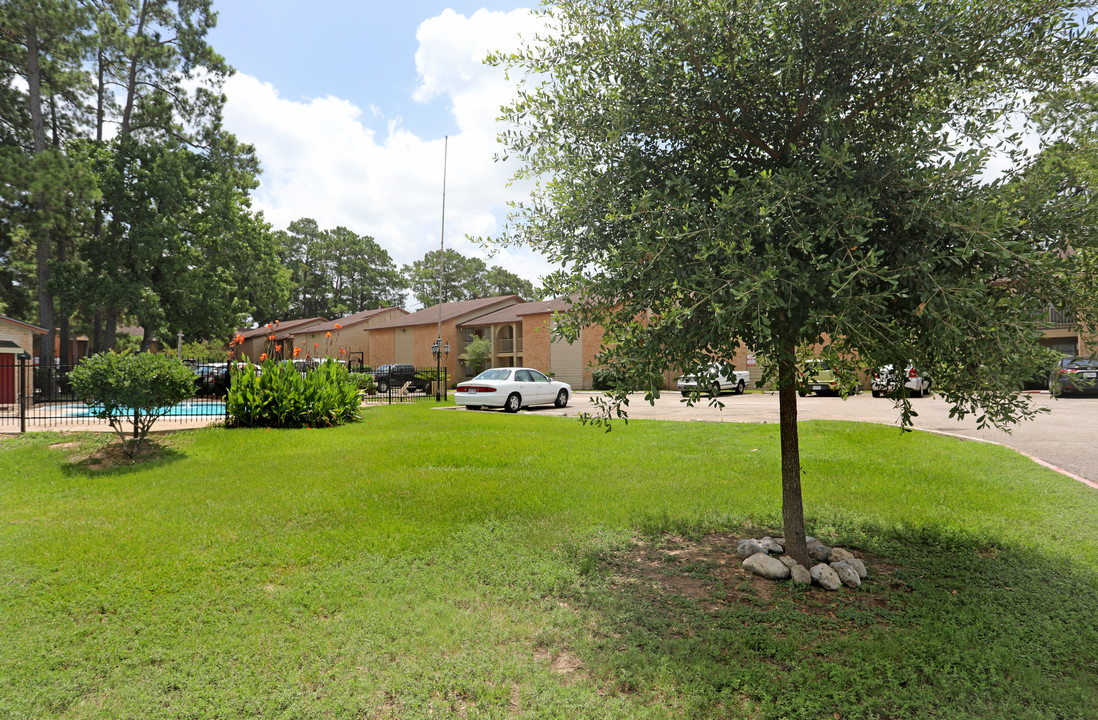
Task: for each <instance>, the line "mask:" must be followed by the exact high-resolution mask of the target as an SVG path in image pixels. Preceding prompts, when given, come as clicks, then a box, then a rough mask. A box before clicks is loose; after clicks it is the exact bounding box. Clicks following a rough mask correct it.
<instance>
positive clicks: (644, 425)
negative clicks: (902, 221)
mask: <svg viewBox="0 0 1098 720" xmlns="http://www.w3.org/2000/svg"><path fill="white" fill-rule="evenodd" d="M776 430H777V429H776V428H775V427H773V426H747V425H730V424H722V425H712V424H705V423H691V424H685V423H683V424H680V423H662V422H633V423H630V424H629V425H628V426H625V425H619V426H616V427H615V429H614V431H613V432H611V433H609V434H606V433H603V432H601V431H597V430H592V429H590V428H583V427H581V426H579V425H578V424H577V423H575V422H573V421H568V420H561V419H558V418H548V417H536V416H519V417H514V416H505V415H501V414H483V413H469V412H459V411H441V412H440V411H433V410H430V409H428V408H426V407H397V408H373V409H369V410H367V411H366V414H365V420H364V422H363V423H361V424H359V425H355V426H347V427H342V428H334V429H328V430H288V431H272V432H266V431H264V430H233V431H224V430H218V429H209V430H203V431H195V432H187V433H180V434H177V435H173V436H167V437H166V438H165V439H164V443H165V444H166V445H167V448H166V449H167V450H169V451H170V452H169V453H168V454H167V455H166V456H165V457H166V458H167V459H166V460H165V459H163V458H162V459H159V460H157V461H156V462H155V463H153V464H150V465H140V464H139V465H137V466H130V467H124V468H118V469H114V470H107V471H94V470H91V469H89V467H88V465H87V463H86V462H84V461H83V460H82V459H81V455H82V453H83V454H86V453H88V452H90V451H91V449H94V448H87V447H85V448H84V449H83V450H81V449H74V448H71V447H67V448H59V447H51V446H56V445H59V444H62V443H68V442H72V438H71V436H65V437H64V438H61V437H49V436H44V437H38V438H31V437H21V438H17V439H12V440H4V441H3V442H0V568H2V570H0V614H2V615H3V616H4V618H5V619H6V620H8V621H7V622H5V630H4V641H3V642H0V716H3V717H66V718H68V717H73V718H84V717H88V718H91V717H165V718H168V717H172V718H175V717H243V716H261V715H268V716H269V715H273V716H277V717H355V716H362V717H402V718H408V717H428V716H430V715H432V714H434V715H440V714H442V715H445V714H455V715H461V714H465V715H467V716H470V717H474V716H475V717H515V716H519V715H521V716H522V717H575V716H576V715H577V714H578V715H579V716H581V717H652V718H662V717H683V718H687V717H689V718H693V717H745V718H756V717H758V718H770V717H773V718H779V717H803V718H817V717H821V716H830V715H831V714H832V713H833V712H839V713H840V714H841V716H842V717H910V718H916V717H935V716H937V717H984V718H996V717H1034V718H1040V717H1050V718H1051V717H1094V716H1095V714H1094V710H1093V709H1094V708H1095V707H1098V697H1096V695H1095V690H1094V688H1095V687H1098V657H1096V648H1098V642H1095V641H1096V640H1098V629H1096V628H1098V621H1096V620H1095V612H1094V608H1095V607H1096V606H1098V572H1096V568H1098V541H1096V540H1095V539H1094V537H1093V528H1094V524H1095V522H1094V521H1095V519H1096V518H1098V499H1096V498H1098V496H1096V494H1095V493H1094V491H1092V490H1090V489H1088V488H1086V487H1084V486H1081V485H1079V484H1077V483H1072V482H1071V481H1067V480H1065V479H1063V478H1062V477H1060V476H1058V475H1056V474H1055V473H1052V472H1050V471H1047V470H1045V469H1042V468H1039V467H1037V466H1036V465H1034V464H1033V463H1032V462H1030V461H1028V460H1026V459H1024V458H1022V457H1020V456H1018V455H1017V454H1016V453H1013V452H1011V451H1009V450H1006V449H1004V448H999V447H992V446H987V445H982V444H977V443H963V442H959V441H956V440H952V439H946V438H940V437H934V436H930V435H925V434H920V433H912V434H906V435H901V434H899V433H898V432H897V431H896V430H894V429H890V428H883V427H877V426H869V425H859V424H849V423H847V424H844V423H804V424H802V428H801V438H802V455H803V458H804V465H805V478H804V488H805V490H804V493H805V504H806V508H808V511H809V513H810V525H811V529H810V531H811V532H814V533H815V534H817V535H822V536H825V537H827V538H828V539H829V540H834V541H841V542H843V543H846V544H847V545H849V546H851V547H854V548H856V549H857V550H858V551H859V552H863V553H868V554H872V555H873V556H874V557H875V558H877V560H876V563H877V568H876V572H875V574H874V575H873V576H871V578H870V580H869V582H868V583H867V585H866V586H865V587H863V589H861V590H859V591H857V592H849V591H844V592H841V593H837V594H827V593H822V592H821V591H819V590H813V591H808V592H805V591H803V590H801V591H797V590H795V589H793V588H791V587H788V586H783V585H778V586H774V587H773V588H768V589H766V590H765V591H760V590H759V589H757V588H755V586H753V585H750V586H749V587H745V588H743V589H740V585H742V584H743V583H744V578H743V577H741V576H735V575H729V576H727V577H726V576H725V575H722V574H721V572H723V570H720V569H719V568H716V567H713V566H710V565H708V564H707V563H706V562H704V561H703V560H695V561H694V562H693V564H690V565H688V566H687V565H684V566H681V567H679V566H676V565H675V564H674V563H667V564H665V565H666V566H665V567H664V570H665V571H666V572H667V573H668V574H669V575H670V576H678V577H688V578H690V579H691V580H694V581H697V582H698V583H701V584H702V585H704V586H705V588H707V589H706V590H705V594H703V595H700V596H693V595H686V596H684V595H681V594H677V593H674V592H668V591H666V590H660V589H656V588H653V586H652V585H651V583H649V584H648V585H646V584H645V583H643V582H635V583H627V584H625V585H623V584H622V583H621V582H619V580H620V578H621V577H629V572H628V563H627V562H626V560H625V558H626V554H627V553H628V551H629V550H630V549H631V548H632V547H633V542H634V537H635V533H636V531H637V530H638V529H639V530H640V531H641V532H643V533H646V534H648V535H650V536H653V537H652V540H651V542H652V543H654V544H656V545H658V544H659V542H661V540H660V537H663V535H662V534H664V533H678V534H680V535H685V536H688V537H697V536H700V535H702V534H703V533H706V532H710V531H716V530H725V529H730V530H733V531H738V530H739V529H740V528H744V527H745V526H747V527H746V529H745V530H743V532H744V533H751V532H754V530H755V529H756V528H757V527H760V526H761V527H763V528H765V527H770V528H776V527H778V525H779V517H780V507H779V502H780V500H779V498H780V488H779V480H778V477H779V459H778V446H777V436H776ZM79 442H82V443H85V444H89V443H95V442H101V441H99V440H94V439H90V438H86V437H82V438H79ZM871 569H874V568H871ZM622 587H625V588H627V591H622V590H621V589H620V588H622ZM760 593H761V594H760ZM814 604H815V605H819V604H831V605H828V606H827V607H826V611H825V612H819V611H818V610H819V608H816V607H814ZM806 608H807V609H808V610H810V611H809V612H805V610H806ZM828 613H830V615H828ZM832 615H833V616H834V617H831V616H832Z"/></svg>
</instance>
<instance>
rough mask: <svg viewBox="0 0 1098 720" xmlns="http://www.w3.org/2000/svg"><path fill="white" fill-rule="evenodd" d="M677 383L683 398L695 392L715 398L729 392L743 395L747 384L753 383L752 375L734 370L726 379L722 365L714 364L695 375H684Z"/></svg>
mask: <svg viewBox="0 0 1098 720" xmlns="http://www.w3.org/2000/svg"><path fill="white" fill-rule="evenodd" d="M677 382H678V386H679V392H681V393H682V396H683V397H689V396H690V395H692V394H693V393H694V391H695V390H698V391H699V392H702V393H704V392H708V393H709V394H710V395H712V396H714V397H716V396H717V395H720V394H721V393H722V392H726V391H729V390H734V391H735V392H736V394H742V393H743V391H744V390H745V389H746V388H747V383H749V382H751V373H749V372H748V371H747V370H733V371H732V377H725V376H724V375H722V374H721V371H720V365H715V364H714V365H710V366H709V367H707V368H702V370H701V371H700V372H698V373H694V374H693V375H683V376H682V377H680V378H679V379H678V381H677ZM699 385H700V387H699Z"/></svg>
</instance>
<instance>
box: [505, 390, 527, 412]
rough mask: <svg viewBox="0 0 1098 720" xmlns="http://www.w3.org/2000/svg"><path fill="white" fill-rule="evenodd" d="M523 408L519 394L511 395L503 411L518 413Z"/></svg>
mask: <svg viewBox="0 0 1098 720" xmlns="http://www.w3.org/2000/svg"><path fill="white" fill-rule="evenodd" d="M521 407H522V398H520V397H519V394H518V393H511V394H510V395H508V396H507V402H506V403H504V405H503V409H504V410H506V411H507V412H509V413H517V412H518V411H519V409H520V408H521Z"/></svg>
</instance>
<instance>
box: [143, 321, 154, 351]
mask: <svg viewBox="0 0 1098 720" xmlns="http://www.w3.org/2000/svg"><path fill="white" fill-rule="evenodd" d="M150 326H151V323H150V324H149V325H146V326H145V327H143V328H141V329H142V333H141V352H151V351H152V345H153V332H152V329H151V327H150Z"/></svg>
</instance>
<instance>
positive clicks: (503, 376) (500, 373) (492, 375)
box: [473, 368, 511, 380]
mask: <svg viewBox="0 0 1098 720" xmlns="http://www.w3.org/2000/svg"><path fill="white" fill-rule="evenodd" d="M510 377H511V371H510V370H508V369H507V368H492V369H491V370H485V371H484V372H482V373H481V374H480V375H477V376H476V377H475V378H473V379H474V380H507V379H508V378H510Z"/></svg>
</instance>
